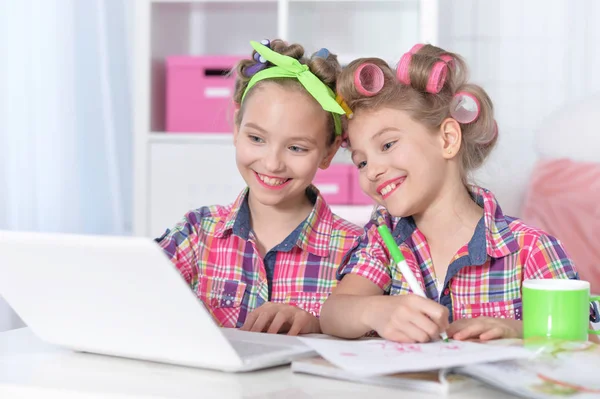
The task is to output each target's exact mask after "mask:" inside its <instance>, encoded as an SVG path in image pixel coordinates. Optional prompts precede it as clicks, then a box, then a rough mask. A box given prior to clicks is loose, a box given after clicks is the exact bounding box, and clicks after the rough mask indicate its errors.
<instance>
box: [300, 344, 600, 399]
mask: <svg viewBox="0 0 600 399" xmlns="http://www.w3.org/2000/svg"><path fill="white" fill-rule="evenodd" d="M337 342H339V343H340V344H341V345H345V344H349V346H346V351H345V352H342V353H337V354H339V355H340V357H337V358H335V359H333V358H332V360H334V361H335V363H336V364H335V365H334V364H333V363H332V362H329V361H327V360H325V359H323V358H322V357H320V356H319V357H313V358H308V359H300V360H297V361H294V362H293V363H292V371H294V372H298V373H308V374H314V375H320V376H323V377H329V378H336V379H342V380H348V381H353V382H358V383H366V384H374V385H385V386H390V387H398V388H404V389H412V390H419V391H427V392H437V393H440V394H448V393H452V392H457V391H460V390H461V389H463V388H465V387H468V386H470V385H472V384H474V381H473V380H471V379H469V378H466V377H472V378H473V379H475V380H478V381H481V382H483V383H485V384H488V385H491V386H494V387H496V388H498V389H500V390H504V391H507V392H509V393H512V394H515V395H518V396H521V397H525V398H532V399H554V398H572V399H591V398H599V397H600V377H598V376H599V375H600V345H597V344H594V343H592V342H568V341H559V340H556V341H548V340H541V339H530V340H526V341H523V340H498V341H492V342H490V343H488V344H485V345H484V346H485V347H486V349H487V350H490V351H491V352H488V359H489V354H490V353H492V354H495V353H497V352H498V351H500V352H505V353H516V352H513V351H514V350H515V349H517V350H518V351H526V352H527V353H528V355H527V356H525V357H523V356H517V357H516V358H514V359H510V360H500V361H489V362H488V361H486V360H485V359H483V358H482V359H481V361H479V362H470V364H467V365H463V366H451V367H445V368H440V369H438V370H431V371H423V372H411V373H396V372H392V371H390V372H388V373H385V372H382V371H383V370H384V369H385V368H386V367H387V368H388V369H392V368H393V366H394V363H395V362H396V360H397V359H398V358H402V359H408V357H407V355H406V354H401V355H396V354H394V356H392V357H388V359H384V358H382V356H385V354H386V351H379V353H377V350H375V351H372V350H371V351H369V352H370V353H366V352H365V353H360V352H357V351H354V352H351V351H350V350H351V348H353V347H354V348H356V346H357V344H358V343H364V342H366V341H362V340H361V341H337ZM376 342H377V341H373V342H372V344H375V343H376ZM381 342H386V341H380V344H379V345H380V347H382V348H383V347H385V346H381V345H382V344H381ZM443 345H444V344H442V343H434V344H417V345H410V346H409V347H411V348H412V355H411V356H412V360H410V361H404V362H403V363H409V365H407V366H406V367H412V368H414V367H415V362H419V361H420V362H421V363H420V364H419V365H418V366H417V367H423V366H433V365H434V362H436V361H438V362H439V357H442V356H440V355H438V356H437V357H438V359H436V356H435V355H433V354H432V353H431V352H432V351H433V352H434V353H435V351H437V350H439V347H440V346H443ZM482 345H483V344H482ZM316 346H321V347H322V346H323V345H314V346H313V348H315V347H316ZM468 346H469V347H470V348H469V351H472V350H479V349H474V348H473V347H471V346H470V345H468ZM340 347H341V346H339V347H338V349H339V348H340ZM359 347H362V349H364V348H369V347H370V348H371V349H373V346H371V345H367V346H365V345H364V344H361V345H359ZM390 347H392V348H396V349H397V348H402V347H404V345H401V344H391V346H390ZM329 348H330V349H331V346H330V347H329ZM315 349H316V348H315ZM362 349H361V350H362ZM317 352H319V350H318V349H317ZM321 352H323V353H325V352H326V351H323V350H321ZM427 352H428V354H427V355H423V356H420V355H418V354H415V353H421V354H424V353H427ZM343 354H346V355H350V356H344V355H343ZM327 355H328V356H330V355H331V353H327ZM361 355H365V356H366V358H363V359H365V360H366V362H367V363H365V364H368V365H369V367H370V368H371V370H370V371H369V370H366V368H365V369H363V370H364V372H361V368H360V366H358V365H357V364H358V362H357V360H360V359H357V358H360V356H361ZM388 355H389V353H388ZM344 357H349V358H351V359H352V360H350V361H348V360H347V359H346V360H344ZM458 357H459V359H456V363H457V364H459V363H460V362H461V359H460V357H463V358H464V357H465V355H461V356H458ZM368 358H370V360H369V359H368ZM376 358H378V360H377V361H375V359H376ZM415 359H417V360H415ZM395 368H396V369H399V368H400V366H398V367H395ZM373 370H375V371H373Z"/></svg>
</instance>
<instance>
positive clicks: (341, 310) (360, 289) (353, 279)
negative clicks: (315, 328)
mask: <svg viewBox="0 0 600 399" xmlns="http://www.w3.org/2000/svg"><path fill="white" fill-rule="evenodd" d="M378 298H383V290H382V289H381V288H379V287H378V286H377V285H375V284H374V283H373V282H371V281H370V280H368V279H366V278H364V277H361V276H358V275H352V274H350V275H347V276H345V277H344V279H343V280H342V281H340V283H339V284H338V286H337V288H336V289H335V290H334V291H333V293H332V294H331V296H330V297H329V298H328V299H327V300H326V301H325V303H324V304H323V308H322V309H321V320H320V321H321V330H322V331H323V333H325V334H329V335H335V336H338V337H342V338H358V337H362V336H364V335H365V334H366V333H367V332H369V331H371V330H372V328H370V326H369V325H368V324H367V323H366V321H365V320H364V315H365V314H366V313H367V312H368V309H369V308H373V306H374V305H373V302H377V299H378ZM349 315H354V316H353V317H349Z"/></svg>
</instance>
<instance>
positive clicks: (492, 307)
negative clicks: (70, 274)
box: [454, 298, 523, 320]
mask: <svg viewBox="0 0 600 399" xmlns="http://www.w3.org/2000/svg"><path fill="white" fill-rule="evenodd" d="M521 312H522V306H521V298H517V299H512V300H509V301H496V302H483V303H465V304H458V305H457V306H456V312H455V317H454V318H455V319H475V318H477V317H493V318H496V319H514V320H521V319H522V317H523V315H522V313H521Z"/></svg>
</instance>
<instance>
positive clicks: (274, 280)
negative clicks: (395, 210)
mask: <svg viewBox="0 0 600 399" xmlns="http://www.w3.org/2000/svg"><path fill="white" fill-rule="evenodd" d="M251 44H252V47H253V48H254V50H255V51H254V53H253V55H252V58H251V59H250V60H244V61H241V62H240V63H239V65H238V66H237V70H236V71H237V73H236V85H235V94H234V96H233V102H234V103H235V105H236V112H235V118H234V122H235V123H234V124H235V126H234V128H233V130H234V145H235V147H236V163H237V166H238V169H239V172H240V174H241V175H242V177H243V178H244V180H245V181H246V184H247V187H246V188H245V189H244V190H243V191H242V192H241V193H240V195H239V196H238V197H237V199H235V201H234V202H233V203H232V204H230V205H226V206H221V205H216V206H206V207H202V208H199V209H196V210H192V211H190V212H188V213H187V214H186V215H185V218H184V219H183V221H181V222H180V223H179V224H177V225H176V226H175V227H174V228H173V229H172V230H167V232H166V233H165V234H164V235H163V236H162V237H160V238H159V239H158V240H157V241H158V242H159V244H160V245H161V247H162V248H163V249H164V250H165V252H166V253H167V255H168V256H169V257H170V258H171V260H172V262H173V263H174V264H175V266H176V267H177V268H178V269H179V271H180V273H181V274H182V276H183V277H184V278H185V280H186V281H187V282H188V283H189V284H190V287H191V289H192V290H193V291H194V292H195V294H196V295H197V296H198V298H200V299H201V300H202V301H203V302H204V304H205V305H206V307H207V309H209V311H210V312H211V313H212V315H213V316H214V318H215V320H216V322H217V323H218V324H219V325H221V326H224V327H241V328H242V329H243V330H250V331H260V332H270V333H279V332H287V333H288V334H292V335H293V334H303V333H318V332H320V326H319V320H318V317H319V315H320V309H321V305H322V303H323V302H324V301H325V299H326V298H327V297H328V296H329V294H330V293H331V291H332V290H333V288H334V287H335V285H336V270H337V268H338V267H339V265H340V264H341V263H342V261H343V259H344V257H346V255H347V254H348V253H349V251H350V250H351V249H352V247H353V246H354V244H355V242H356V240H357V239H358V237H359V235H360V234H361V232H362V229H360V228H359V227H357V226H355V225H353V224H351V223H349V222H347V221H345V220H343V219H342V218H340V217H338V216H336V215H334V214H333V213H332V212H331V210H330V208H329V207H328V206H327V204H326V203H325V201H324V200H323V197H322V196H321V195H320V194H319V191H318V190H317V189H316V188H315V187H314V186H313V185H312V180H313V178H314V177H315V174H316V172H317V169H318V168H322V169H325V168H327V167H328V166H329V164H330V162H331V160H332V158H333V156H334V154H335V153H336V151H337V150H338V148H339V146H340V143H341V126H342V124H341V116H342V115H343V114H344V111H343V110H342V108H341V107H340V105H339V104H338V103H337V102H336V99H335V94H334V90H335V84H336V79H337V76H338V75H339V73H340V72H341V68H340V65H339V63H338V61H337V58H336V56H335V55H333V54H329V51H327V50H326V49H322V50H320V51H319V52H317V53H315V55H313V57H311V58H310V59H306V58H304V57H303V55H304V49H303V48H302V46H300V45H298V44H292V45H287V44H286V43H284V42H283V41H281V40H275V41H272V42H269V41H263V42H261V43H257V42H251ZM207 172H209V171H207Z"/></svg>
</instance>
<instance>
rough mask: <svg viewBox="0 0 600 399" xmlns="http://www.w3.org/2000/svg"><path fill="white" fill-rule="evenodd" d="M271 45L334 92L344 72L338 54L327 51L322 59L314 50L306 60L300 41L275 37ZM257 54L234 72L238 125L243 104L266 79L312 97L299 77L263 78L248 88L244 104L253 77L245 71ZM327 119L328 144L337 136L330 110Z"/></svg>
mask: <svg viewBox="0 0 600 399" xmlns="http://www.w3.org/2000/svg"><path fill="white" fill-rule="evenodd" d="M270 48H271V50H273V51H275V52H277V53H280V54H283V55H287V56H288V57H292V58H295V59H297V60H298V61H299V62H300V63H301V64H305V65H307V66H308V68H309V70H310V71H311V72H312V73H313V74H314V75H315V76H317V77H318V78H319V79H320V80H321V81H322V82H323V83H325V84H326V85H327V86H329V88H330V89H331V90H333V91H334V92H335V90H336V83H337V79H338V77H339V75H340V73H341V72H342V67H341V65H340V63H339V62H338V60H337V55H335V54H332V53H329V52H327V53H328V54H327V57H326V58H323V57H320V56H317V55H316V54H317V53H314V54H313V55H312V56H311V57H310V58H308V59H307V58H306V57H304V47H302V46H301V45H299V44H295V43H294V44H290V45H288V44H287V43H286V42H284V41H283V40H280V39H275V40H273V41H271V42H270ZM255 53H256V51H253V52H252V55H251V57H250V59H247V60H242V61H240V62H239V63H238V64H237V66H236V74H235V75H236V79H235V90H234V93H233V101H234V103H236V104H237V105H238V106H239V107H240V108H239V112H238V113H237V115H236V118H235V121H234V122H235V124H236V125H238V126H239V124H240V123H241V121H242V117H243V115H244V103H246V102H247V101H248V99H249V98H250V97H251V96H252V93H254V92H255V91H256V88H257V87H260V86H262V85H263V84H264V83H265V82H271V83H275V84H278V85H280V86H282V87H288V88H290V89H292V90H299V91H303V92H305V93H306V94H307V95H309V96H310V94H308V92H306V89H304V87H303V86H302V84H300V82H299V81H298V80H296V79H290V78H274V79H265V80H261V81H260V82H258V83H257V84H255V85H254V86H253V87H252V88H251V89H250V90H249V91H248V93H247V94H246V96H245V97H244V103H242V96H243V95H244V92H245V91H246V87H248V82H250V79H251V78H252V76H246V74H245V71H246V69H247V68H248V67H250V66H252V65H254V64H255V61H254V54H255ZM272 66H273V64H271V63H268V65H267V68H270V67H272ZM311 98H312V97H311ZM315 101H316V100H315ZM323 112H327V111H325V110H323ZM327 118H328V119H327V120H328V122H327V123H328V130H329V131H330V136H329V139H328V141H327V144H328V145H331V144H333V142H334V141H335V137H336V134H335V124H334V121H333V117H332V116H331V113H329V112H327Z"/></svg>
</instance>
